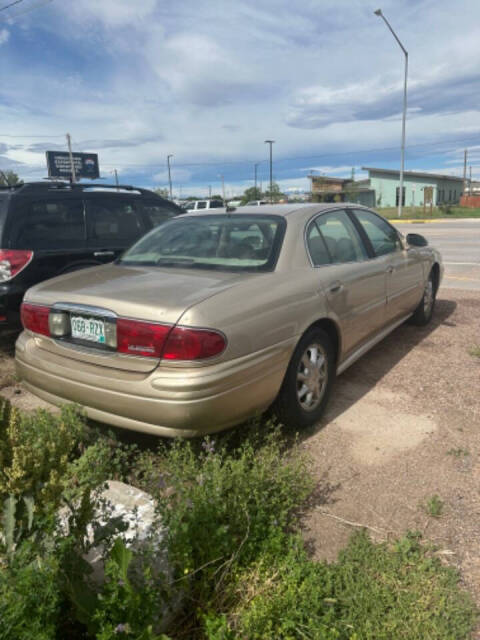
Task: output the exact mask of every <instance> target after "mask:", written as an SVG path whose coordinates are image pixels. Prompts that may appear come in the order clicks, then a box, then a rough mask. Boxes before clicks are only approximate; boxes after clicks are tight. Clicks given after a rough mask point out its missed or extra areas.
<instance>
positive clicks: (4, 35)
mask: <svg viewBox="0 0 480 640" xmlns="http://www.w3.org/2000/svg"><path fill="white" fill-rule="evenodd" d="M9 37H10V32H9V31H8V30H7V29H0V45H2V44H5V43H6V42H8V39H9Z"/></svg>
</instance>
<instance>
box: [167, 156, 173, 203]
mask: <svg viewBox="0 0 480 640" xmlns="http://www.w3.org/2000/svg"><path fill="white" fill-rule="evenodd" d="M170 158H173V155H172V154H170V155H168V156H167V167H168V190H169V191H170V200H172V174H171V173H170Z"/></svg>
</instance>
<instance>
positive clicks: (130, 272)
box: [26, 264, 252, 373]
mask: <svg viewBox="0 0 480 640" xmlns="http://www.w3.org/2000/svg"><path fill="white" fill-rule="evenodd" d="M246 277H252V274H236V273H231V272H219V271H211V272H210V271H205V270H202V271H195V270H193V269H168V268H157V267H138V266H123V265H116V264H112V265H106V266H105V267H95V268H93V269H85V270H82V271H78V272H74V273H72V274H69V275H66V276H62V277H59V278H54V279H52V280H49V281H47V282H44V283H41V284H39V285H37V286H35V287H33V288H32V289H30V290H29V291H28V293H27V295H26V301H27V302H29V303H32V304H39V305H45V306H48V307H53V306H54V305H55V306H56V307H60V308H61V307H62V306H63V307H64V308H67V309H68V313H69V314H70V317H72V316H73V315H75V316H80V317H85V318H97V319H100V320H105V321H106V322H108V321H111V318H112V316H113V317H115V316H118V317H121V318H130V319H135V320H140V321H145V322H150V323H162V324H168V325H175V324H176V323H177V322H178V321H179V319H180V318H181V316H182V315H183V313H184V312H185V311H186V310H187V309H189V308H190V307H192V306H193V305H195V304H197V303H199V302H201V301H203V300H205V299H207V298H209V297H211V296H213V295H216V294H218V293H219V292H221V291H223V290H225V289H227V288H230V287H232V286H235V285H236V284H237V283H238V282H240V281H243V280H244V279H245V278H246ZM75 308H78V312H76V311H75ZM89 309H90V310H92V309H93V311H90V312H89ZM212 328H215V327H212ZM38 343H39V345H40V346H41V347H42V348H43V349H45V350H46V351H49V352H51V353H52V354H53V353H54V354H58V355H66V354H68V357H70V358H71V359H73V360H77V361H83V362H86V363H87V362H88V363H92V362H95V363H96V364H98V365H103V366H106V367H113V368H115V369H129V370H131V371H138V372H144V373H145V372H148V371H151V370H153V369H154V368H155V367H156V366H157V365H158V363H159V359H158V358H154V357H143V356H142V357H138V356H133V355H123V354H119V353H117V352H115V351H111V350H110V351H109V350H108V349H106V348H105V345H99V344H95V343H91V344H90V343H81V344H78V342H77V343H73V342H72V341H71V340H69V339H68V338H67V339H61V340H55V339H51V338H44V337H38Z"/></svg>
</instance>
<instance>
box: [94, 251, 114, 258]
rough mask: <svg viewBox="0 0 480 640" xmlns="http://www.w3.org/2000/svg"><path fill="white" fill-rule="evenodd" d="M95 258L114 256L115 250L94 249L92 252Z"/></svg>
mask: <svg viewBox="0 0 480 640" xmlns="http://www.w3.org/2000/svg"><path fill="white" fill-rule="evenodd" d="M93 255H94V256H95V257H96V258H100V256H114V255H115V251H95V253H94V254H93Z"/></svg>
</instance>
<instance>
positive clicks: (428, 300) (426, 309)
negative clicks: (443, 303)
mask: <svg viewBox="0 0 480 640" xmlns="http://www.w3.org/2000/svg"><path fill="white" fill-rule="evenodd" d="M436 294H437V292H436V286H435V280H434V277H433V272H432V271H430V275H429V276H428V280H427V284H426V285H425V290H424V292H423V296H422V299H421V300H420V303H419V305H418V307H417V308H416V309H415V311H414V313H413V316H412V317H411V318H410V321H411V323H412V324H415V325H417V327H424V326H425V325H426V324H428V323H429V322H430V320H431V319H432V316H433V310H434V308H435V297H436Z"/></svg>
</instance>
